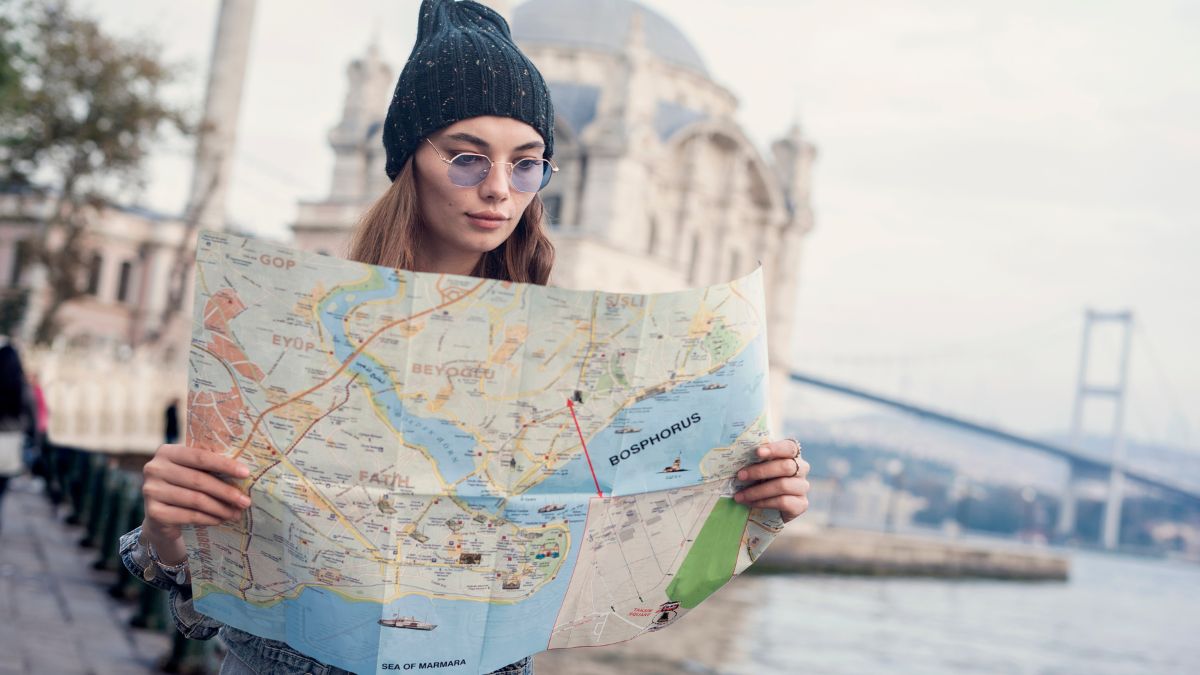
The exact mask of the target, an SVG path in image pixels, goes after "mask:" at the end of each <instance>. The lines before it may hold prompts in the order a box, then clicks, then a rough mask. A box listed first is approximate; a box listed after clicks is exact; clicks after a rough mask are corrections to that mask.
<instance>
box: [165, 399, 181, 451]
mask: <svg viewBox="0 0 1200 675" xmlns="http://www.w3.org/2000/svg"><path fill="white" fill-rule="evenodd" d="M165 415H166V419H165V420H163V442H164V443H177V442H178V441H179V397H178V396H175V397H172V398H171V402H170V403H168V404H167V410H166V413H165Z"/></svg>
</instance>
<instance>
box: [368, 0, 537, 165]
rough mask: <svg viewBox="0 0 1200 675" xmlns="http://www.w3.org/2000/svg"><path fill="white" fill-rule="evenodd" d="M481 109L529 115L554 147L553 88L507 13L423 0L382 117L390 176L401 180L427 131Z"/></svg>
mask: <svg viewBox="0 0 1200 675" xmlns="http://www.w3.org/2000/svg"><path fill="white" fill-rule="evenodd" d="M480 115H497V116H500V117H512V118H513V119H518V120H520V121H522V122H525V123H526V124H528V125H529V126H531V127H533V128H534V129H536V130H537V132H538V133H539V134H541V135H542V139H543V140H544V141H545V142H546V153H545V156H546V157H551V156H552V155H553V154H554V105H553V104H552V103H551V101H550V89H549V88H548V87H547V86H546V81H545V80H543V79H542V74H541V73H539V72H538V70H537V68H535V67H534V65H533V62H531V61H530V60H529V58H528V57H526V56H525V55H524V54H522V53H521V50H520V49H518V48H517V45H516V44H515V43H513V41H512V35H511V34H510V33H509V30H508V22H506V21H505V20H504V17H502V16H500V15H499V14H497V13H496V12H495V11H494V10H492V9H491V8H490V7H486V6H484V5H481V4H479V3H477V2H471V1H470V0H463V1H462V2H456V1H455V0H424V2H422V3H421V17H420V23H419V24H418V27H417V41H416V44H414V45H413V50H412V54H410V55H409V57H408V62H407V63H405V64H404V70H402V71H401V72H400V79H399V80H398V81H397V82H396V91H395V93H394V94H392V103H391V105H389V106H388V112H387V119H386V120H384V124H383V149H384V150H385V151H386V152H387V175H388V178H390V179H391V180H396V176H397V175H398V174H399V173H400V169H401V167H403V166H404V162H406V161H408V158H409V157H411V156H412V154H413V153H414V152H416V150H417V144H418V143H420V142H421V140H422V139H424V138H425V137H426V136H428V135H430V134H432V133H433V132H435V131H437V130H438V129H442V128H444V127H447V126H449V125H451V124H454V123H455V122H457V121H459V120H465V119H468V118H470V117H478V116H480Z"/></svg>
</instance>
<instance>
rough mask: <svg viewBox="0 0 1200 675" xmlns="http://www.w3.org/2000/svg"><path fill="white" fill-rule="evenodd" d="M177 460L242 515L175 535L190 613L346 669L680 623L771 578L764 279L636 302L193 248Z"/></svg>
mask: <svg viewBox="0 0 1200 675" xmlns="http://www.w3.org/2000/svg"><path fill="white" fill-rule="evenodd" d="M195 274H196V301H195V324H194V327H193V332H192V344H191V354H190V368H189V385H188V386H189V391H188V417H187V443H188V444H190V445H193V446H196V447H200V448H205V449H209V450H212V451H214V452H220V453H223V454H226V455H230V456H234V457H238V458H239V459H240V460H241V461H243V462H245V463H247V464H248V465H249V466H250V468H251V475H250V477H249V478H248V479H246V480H244V481H242V483H241V487H243V488H244V489H247V490H248V491H249V494H250V497H251V499H252V500H253V506H252V507H251V508H250V509H248V510H247V511H246V512H245V514H244V516H243V517H242V519H241V520H240V521H236V522H233V523H230V524H226V525H223V526H220V527H196V528H194V529H190V530H188V531H187V533H186V537H187V544H188V549H189V555H190V559H191V570H192V584H193V594H194V597H195V605H196V608H197V609H198V610H199V611H200V612H203V613H204V614H207V615H210V616H212V617H214V618H217V619H219V620H221V621H223V622H225V623H227V624H229V625H231V626H235V627H237V628H240V629H242V630H246V631H248V632H250V633H253V634H255V635H260V636H263V637H267V638H272V639H276V640H282V641H284V642H287V643H288V644H289V645H291V646H292V647H294V648H295V649H297V650H298V651H300V652H302V653H304V654H307V655H309V656H311V657H313V658H315V659H319V660H320V661H323V662H326V663H329V664H332V665H335V666H338V667H341V668H345V669H347V670H351V671H355V672H360V673H374V672H385V671H387V672H393V671H420V672H432V673H439V674H441V673H446V674H450V673H453V674H458V673H472V674H474V673H481V672H487V671H489V670H492V669H495V668H499V667H501V666H503V665H505V664H508V663H511V662H513V661H516V660H519V659H521V658H522V657H524V656H527V655H530V654H534V653H536V652H539V651H542V650H545V649H556V648H563V647H575V646H584V645H588V646H595V645H604V644H610V643H613V642H619V641H623V640H629V639H631V638H634V637H637V636H639V635H642V634H644V633H647V632H652V631H657V630H660V629H662V628H664V627H667V626H669V625H670V624H672V623H674V622H675V621H677V620H679V618H680V617H682V616H683V615H684V614H685V613H687V611H688V610H690V609H692V608H693V607H695V606H696V605H697V604H699V603H700V602H701V601H703V600H704V599H705V598H707V597H708V596H709V595H710V594H711V593H712V592H713V591H715V590H716V589H718V588H720V587H721V586H722V585H723V584H724V583H725V582H727V581H729V579H730V578H731V577H732V576H733V575H735V574H738V573H739V572H741V571H742V570H743V569H745V568H746V567H747V566H748V565H750V563H751V562H753V561H754V560H755V558H757V557H758V555H759V553H760V552H761V551H762V550H763V549H764V548H765V547H766V546H767V544H768V543H769V542H770V541H771V539H772V538H773V537H774V536H775V534H776V533H777V532H778V531H779V529H780V527H781V526H782V523H781V520H780V517H779V513H778V512H777V511H769V510H768V511H761V510H750V509H747V508H746V507H745V506H742V505H740V504H737V503H736V502H734V501H733V499H732V498H731V495H732V494H733V492H734V491H735V490H736V489H737V488H738V487H740V485H738V484H735V481H734V476H735V474H736V473H737V470H738V469H740V468H741V467H743V466H745V465H747V464H749V463H751V462H753V461H754V450H755V448H757V447H758V446H759V445H760V444H762V443H764V442H766V441H767V440H768V439H767V427H768V420H767V397H768V391H767V389H768V387H767V345H766V327H765V325H764V320H765V318H764V317H765V312H764V310H763V289H762V277H761V270H759V271H755V272H754V273H753V274H750V275H749V276H747V277H744V278H742V279H738V280H736V281H733V282H730V283H727V284H720V285H716V286H710V287H708V288H701V289H695V290H689V291H682V292H675V293H661V294H650V295H628V294H616V293H605V292H597V291H576V290H565V289H560V288H551V287H546V286H535V285H531V284H519V283H510V282H503V281H496V280H489V279H478V278H474V277H464V276H455V275H438V274H423V273H414V272H408V271H403V270H395V269H389V268H386V267H378V266H374V265H365V264H361V263H355V262H348V261H345V260H339V259H336V258H332V257H328V256H323V255H317V254H312V253H303V252H299V251H294V250H290V249H287V248H284V247H281V246H278V245H275V244H271V243H267V242H263V241H258V240H254V239H246V238H242V237H238V236H234V235H229V234H214V233H204V234H202V235H201V237H200V241H199V247H198V251H197V255H196V269H195Z"/></svg>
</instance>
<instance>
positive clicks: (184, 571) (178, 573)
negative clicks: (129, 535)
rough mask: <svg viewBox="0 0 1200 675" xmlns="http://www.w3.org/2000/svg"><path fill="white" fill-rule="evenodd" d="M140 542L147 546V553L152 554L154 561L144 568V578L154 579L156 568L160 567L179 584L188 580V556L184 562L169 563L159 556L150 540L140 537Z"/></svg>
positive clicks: (151, 557)
mask: <svg viewBox="0 0 1200 675" xmlns="http://www.w3.org/2000/svg"><path fill="white" fill-rule="evenodd" d="M138 543H140V544H141V545H142V546H144V547H145V548H146V555H148V556H150V562H151V563H152V564H150V565H146V569H144V570H142V578H144V579H145V580H146V581H152V580H153V579H154V577H155V575H156V569H160V570H162V571H164V572H166V573H167V574H168V575H169V576H170V577H171V578H173V579H174V580H175V583H177V584H180V585H183V584H184V583H185V582H187V576H188V561H187V558H184V559H183V562H181V563H178V564H176V565H168V564H166V563H164V562H163V561H162V560H161V559H160V558H159V557H158V552H157V551H155V550H154V546H153V545H152V544H151V543H150V542H148V541H146V540H145V539H144V538H141V537H139V538H138Z"/></svg>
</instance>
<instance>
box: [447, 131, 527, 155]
mask: <svg viewBox="0 0 1200 675" xmlns="http://www.w3.org/2000/svg"><path fill="white" fill-rule="evenodd" d="M446 138H449V139H452V140H455V141H461V142H463V143H470V144H471V145H474V146H476V147H479V148H481V149H483V150H488V149H490V148H491V147H492V146H491V144H490V143H488V142H487V141H485V140H483V139H482V138H480V137H478V136H475V135H473V134H468V133H466V132H463V131H460V132H458V133H454V134H450V135H448V136H446ZM544 147H546V144H545V143H544V142H542V141H541V140H536V141H529V142H528V143H523V144H521V145H518V146H517V147H515V148H513V152H524V151H525V150H536V149H537V148H544Z"/></svg>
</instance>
